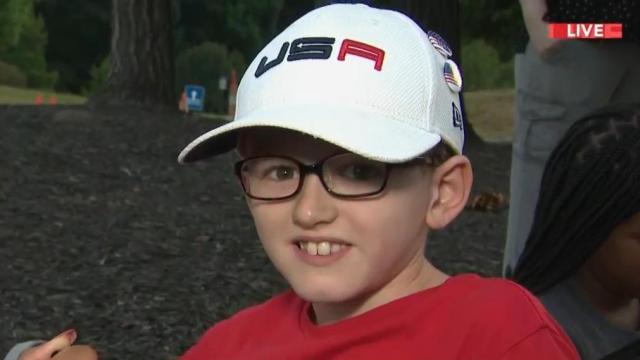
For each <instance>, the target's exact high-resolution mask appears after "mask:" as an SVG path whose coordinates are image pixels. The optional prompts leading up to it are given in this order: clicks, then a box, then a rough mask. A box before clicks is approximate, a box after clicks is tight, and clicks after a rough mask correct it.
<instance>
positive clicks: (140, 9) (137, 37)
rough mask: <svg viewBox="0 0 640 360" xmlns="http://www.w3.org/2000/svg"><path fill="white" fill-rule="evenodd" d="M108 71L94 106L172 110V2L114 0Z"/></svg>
mask: <svg viewBox="0 0 640 360" xmlns="http://www.w3.org/2000/svg"><path fill="white" fill-rule="evenodd" d="M112 6H113V9H112V16H111V53H110V55H109V59H110V64H111V69H110V72H109V76H108V78H107V83H106V85H105V87H104V89H103V90H102V91H100V92H98V93H97V94H96V95H95V96H94V97H93V98H91V99H90V105H94V106H112V105H115V106H138V107H148V108H163V109H166V107H172V108H174V107H176V104H177V97H176V96H175V94H174V56H173V55H174V54H173V18H172V0H113V1H112Z"/></svg>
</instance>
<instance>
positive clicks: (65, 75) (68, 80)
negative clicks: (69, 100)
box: [0, 0, 112, 93]
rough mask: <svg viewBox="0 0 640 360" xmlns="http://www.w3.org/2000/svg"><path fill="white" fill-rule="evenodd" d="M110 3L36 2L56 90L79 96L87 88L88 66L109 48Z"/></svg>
mask: <svg viewBox="0 0 640 360" xmlns="http://www.w3.org/2000/svg"><path fill="white" fill-rule="evenodd" d="M0 1H2V0H0ZM20 1H24V0H20ZM111 2H112V0H91V1H87V0H57V1H51V0H36V4H35V10H36V14H37V15H39V16H42V17H43V19H44V21H45V26H46V29H47V47H46V59H47V65H48V69H50V70H53V71H56V72H58V74H59V77H58V81H56V84H55V87H56V90H58V91H62V92H74V93H82V92H83V91H86V90H87V89H88V88H89V87H90V82H91V80H92V78H91V73H90V71H91V67H92V66H95V65H96V64H98V63H99V62H100V61H101V60H102V59H104V58H105V57H106V56H108V55H109V50H110V47H111V42H110V31H111V30H110V19H111V5H112V4H111Z"/></svg>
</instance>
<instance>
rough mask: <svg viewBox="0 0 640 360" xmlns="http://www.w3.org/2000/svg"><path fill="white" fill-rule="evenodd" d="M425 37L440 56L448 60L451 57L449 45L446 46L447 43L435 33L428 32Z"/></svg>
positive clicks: (451, 52) (451, 51)
mask: <svg viewBox="0 0 640 360" xmlns="http://www.w3.org/2000/svg"><path fill="white" fill-rule="evenodd" d="M427 37H428V38H429V41H430V42H431V45H433V47H434V48H436V50H438V52H439V53H440V54H442V56H444V57H446V58H449V57H451V55H453V50H451V48H450V47H449V44H447V42H446V41H445V40H444V39H443V38H442V36H440V35H439V34H438V33H437V32H435V31H431V30H429V32H428V33H427Z"/></svg>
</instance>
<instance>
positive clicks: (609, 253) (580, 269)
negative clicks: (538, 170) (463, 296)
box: [512, 103, 640, 360]
mask: <svg viewBox="0 0 640 360" xmlns="http://www.w3.org/2000/svg"><path fill="white" fill-rule="evenodd" d="M639 184H640V103H637V104H627V105H615V106H609V107H606V108H604V109H602V110H600V111H597V112H595V113H593V114H591V115H588V116H586V117H585V118H583V119H582V120H580V121H578V122H576V123H575V124H573V125H572V126H571V127H570V128H569V130H568V131H567V133H566V134H565V135H564V137H563V138H562V139H561V140H560V143H559V145H558V146H557V147H556V148H555V149H554V150H553V152H552V153H551V156H550V158H549V161H548V162H547V165H546V167H545V170H544V174H543V177H542V182H541V184H540V193H539V197H538V203H537V207H536V209H535V213H534V220H533V225H532V228H531V232H530V233H529V237H528V239H527V242H526V245H525V249H524V251H523V253H522V256H521V257H520V260H519V262H518V264H517V266H516V268H515V271H514V273H513V276H512V277H513V280H515V281H516V282H518V283H520V284H521V285H523V286H524V287H526V288H527V289H528V290H529V291H531V292H532V293H534V294H535V295H537V296H538V297H539V298H540V299H541V301H542V303H543V304H544V305H545V306H546V308H547V309H548V310H549V312H550V313H551V314H552V315H554V316H555V317H556V320H557V321H558V322H559V323H560V324H561V325H562V326H563V327H564V329H565V331H566V332H567V333H568V334H569V336H570V337H571V338H572V340H573V342H574V343H575V345H576V347H577V348H578V351H579V352H580V354H581V357H582V359H584V360H591V359H601V358H603V357H604V356H607V355H608V354H611V353H615V352H616V351H618V350H620V349H622V348H624V347H626V346H628V345H629V344H631V343H634V342H638V341H640V300H639V299H640V188H639ZM638 358H639V359H640V357H638ZM625 359H628V357H627V358H625ZM634 359H635V358H634Z"/></svg>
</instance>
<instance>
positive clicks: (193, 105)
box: [184, 85, 204, 111]
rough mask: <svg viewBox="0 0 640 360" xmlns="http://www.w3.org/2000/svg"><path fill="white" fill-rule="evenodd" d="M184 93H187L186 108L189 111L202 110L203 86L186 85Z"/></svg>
mask: <svg viewBox="0 0 640 360" xmlns="http://www.w3.org/2000/svg"><path fill="white" fill-rule="evenodd" d="M184 93H185V95H187V108H188V109H189V111H203V110H204V87H202V86H200V85H186V86H185V87H184Z"/></svg>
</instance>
